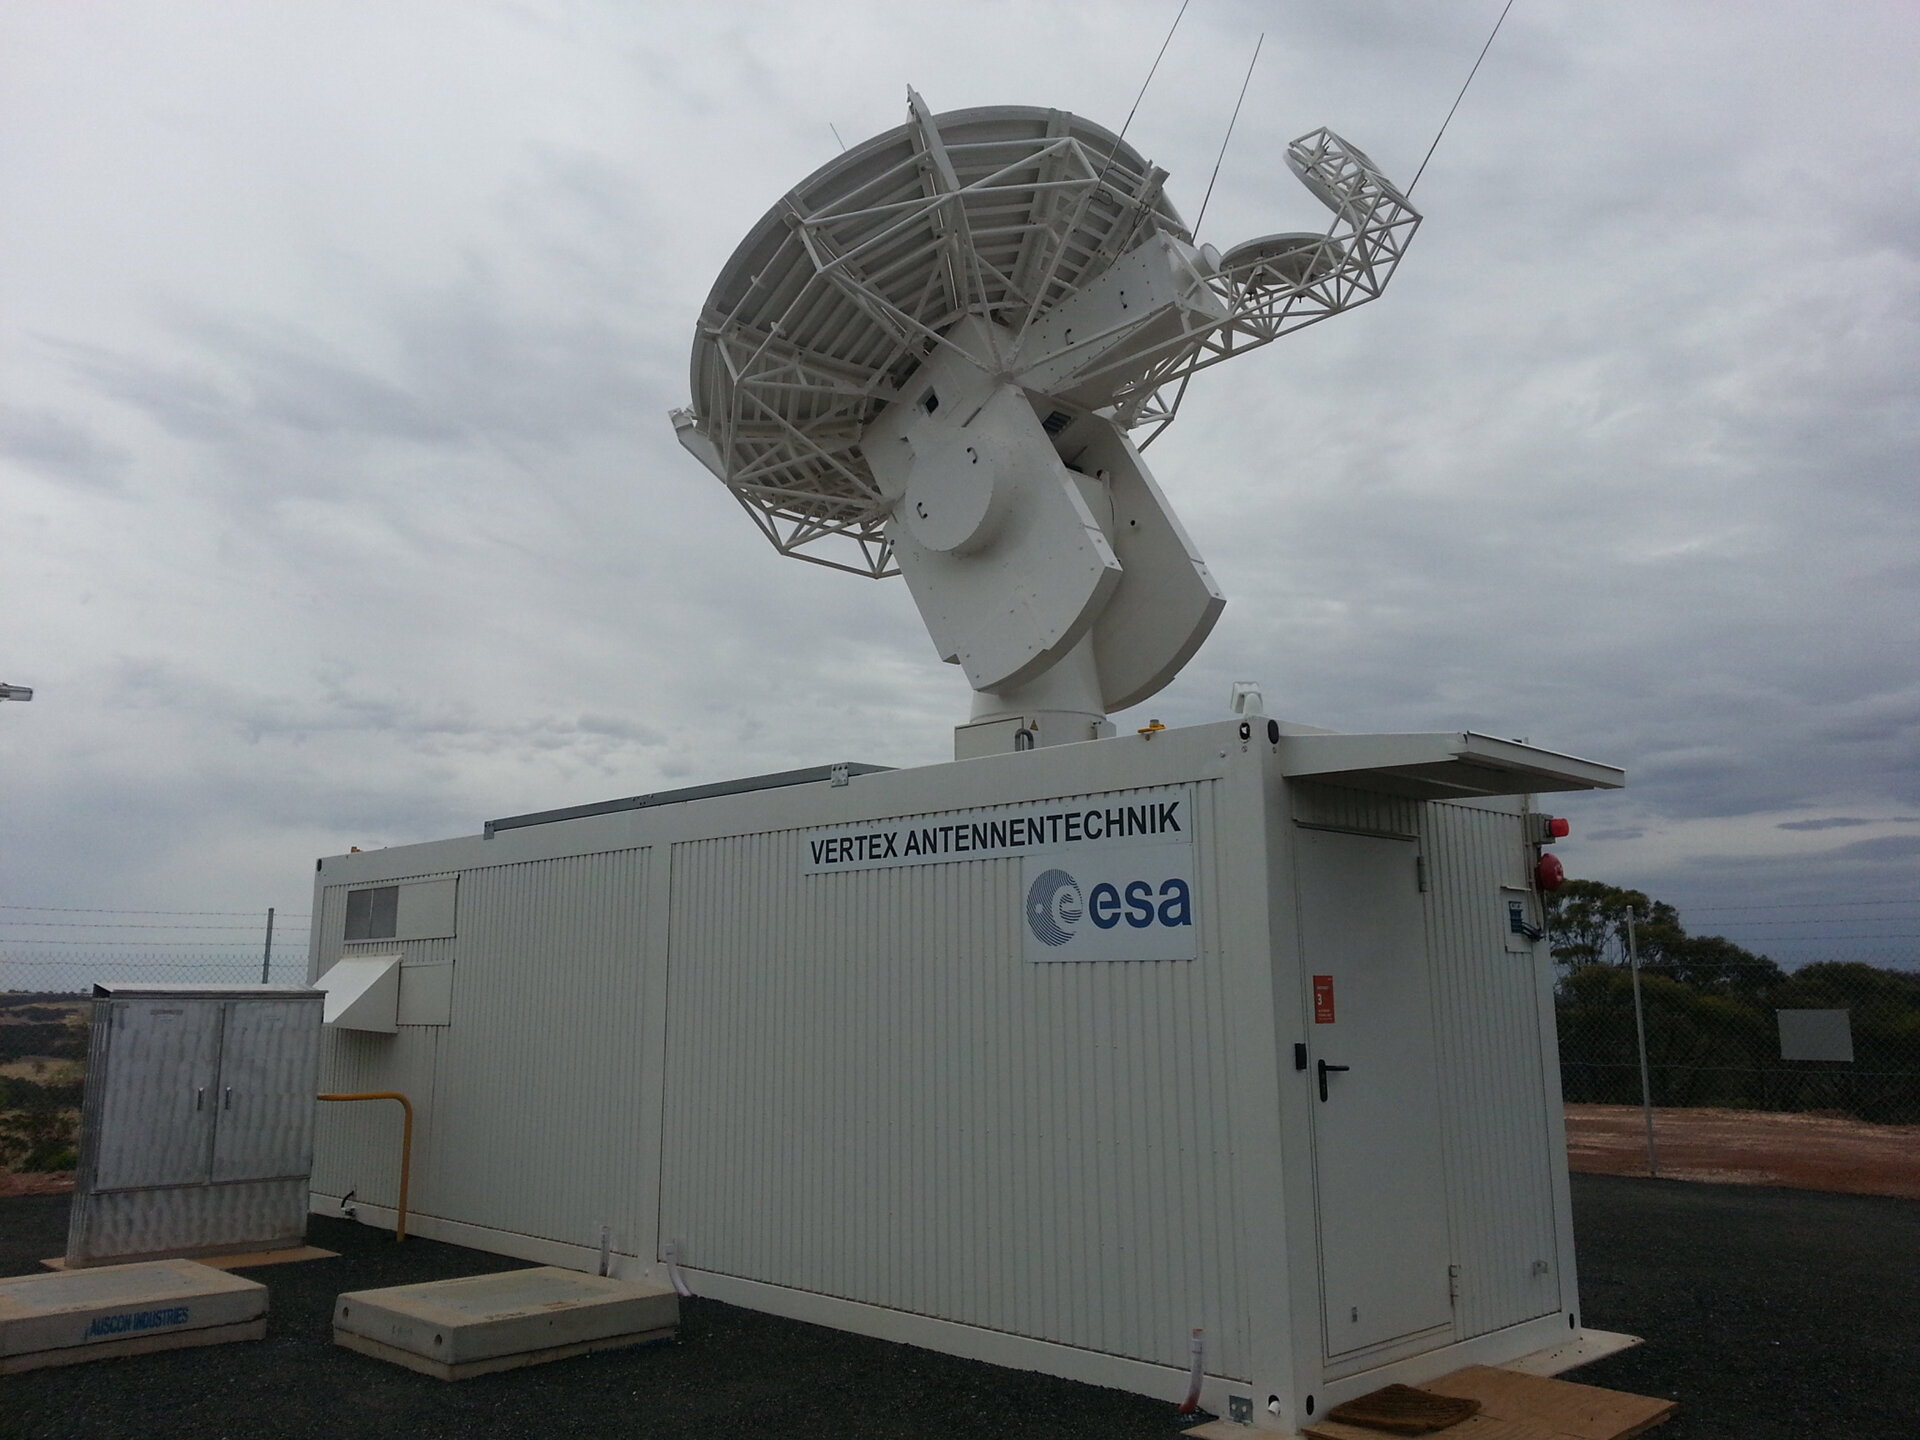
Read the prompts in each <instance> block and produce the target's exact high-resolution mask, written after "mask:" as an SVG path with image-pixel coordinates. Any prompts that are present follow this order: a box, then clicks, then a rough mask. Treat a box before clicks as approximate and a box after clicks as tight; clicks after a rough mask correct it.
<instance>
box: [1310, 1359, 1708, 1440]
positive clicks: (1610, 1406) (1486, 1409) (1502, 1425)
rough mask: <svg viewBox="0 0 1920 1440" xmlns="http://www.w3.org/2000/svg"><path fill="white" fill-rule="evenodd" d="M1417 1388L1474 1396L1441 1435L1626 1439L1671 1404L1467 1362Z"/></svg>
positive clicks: (1369, 1434)
mask: <svg viewBox="0 0 1920 1440" xmlns="http://www.w3.org/2000/svg"><path fill="white" fill-rule="evenodd" d="M1420 1388H1421V1389H1422V1390H1431V1391H1433V1392H1434V1393H1435V1394H1436V1395H1457V1396H1460V1397H1462V1398H1464V1399H1471V1400H1478V1401H1479V1402H1480V1405H1481V1410H1480V1413H1479V1414H1478V1415H1475V1416H1474V1417H1472V1418H1471V1419H1469V1420H1465V1421H1462V1422H1461V1423H1460V1424H1458V1425H1452V1426H1449V1427H1448V1428H1447V1429H1445V1430H1436V1431H1434V1432H1432V1433H1433V1434H1435V1435H1439V1436H1444V1437H1445V1440H1629V1437H1631V1436H1634V1435H1638V1434H1640V1433H1641V1432H1642V1431H1644V1430H1649V1429H1651V1428H1652V1427H1653V1426H1655V1425H1658V1424H1659V1423H1660V1422H1661V1421H1663V1420H1665V1419H1666V1418H1667V1417H1668V1416H1669V1415H1671V1414H1673V1410H1674V1402H1673V1401H1671V1400H1656V1399H1654V1398H1652V1397H1651V1396H1648V1395H1629V1394H1628V1393H1626V1392H1625V1391H1623V1390H1602V1389H1600V1388H1599V1387H1598V1386H1594V1385H1576V1384H1574V1383H1573V1382H1571V1381H1568V1380H1553V1379H1549V1378H1547V1377H1545V1376H1542V1375H1527V1374H1522V1373H1521V1372H1519V1371H1517V1370H1507V1369H1498V1368H1495V1367H1494V1366H1491V1365H1470V1366H1468V1367H1467V1368H1466V1369H1465V1370H1456V1371H1454V1372H1453V1373H1452V1374H1451V1375H1443V1376H1441V1377H1440V1378H1439V1379H1438V1380H1429V1381H1426V1382H1425V1383H1424V1384H1422V1385H1421V1386H1420ZM1304 1433H1305V1434H1307V1435H1310V1436H1312V1437H1313V1440H1383V1437H1384V1436H1385V1434H1386V1432H1385V1431H1381V1430H1373V1429H1368V1428H1366V1427H1364V1426H1360V1425H1342V1424H1340V1423H1339V1422H1337V1421H1332V1420H1321V1421H1316V1422H1314V1423H1313V1424H1311V1425H1308V1426H1307V1427H1306V1428H1305V1431H1304Z"/></svg>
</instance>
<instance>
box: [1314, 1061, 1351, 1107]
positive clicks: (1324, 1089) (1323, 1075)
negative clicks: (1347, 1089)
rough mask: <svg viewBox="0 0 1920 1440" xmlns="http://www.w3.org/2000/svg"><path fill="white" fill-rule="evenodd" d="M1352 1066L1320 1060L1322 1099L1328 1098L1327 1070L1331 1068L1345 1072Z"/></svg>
mask: <svg viewBox="0 0 1920 1440" xmlns="http://www.w3.org/2000/svg"><path fill="white" fill-rule="evenodd" d="M1352 1068H1353V1067H1352V1066H1351V1065H1329V1064H1327V1062H1326V1061H1324V1060H1322V1061H1320V1098H1321V1099H1322V1100H1325V1099H1326V1098H1327V1072H1328V1071H1329V1070H1337V1071H1341V1072H1343V1073H1344V1072H1345V1071H1348V1070H1351V1069H1352Z"/></svg>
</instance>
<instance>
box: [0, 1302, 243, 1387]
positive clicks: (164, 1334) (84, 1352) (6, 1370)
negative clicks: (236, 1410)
mask: <svg viewBox="0 0 1920 1440" xmlns="http://www.w3.org/2000/svg"><path fill="white" fill-rule="evenodd" d="M266 1334H267V1317H266V1316H264V1315H262V1316H261V1317H260V1318H259V1319H257V1320H243V1321H241V1322H240V1323H238V1324H236V1325H210V1326H206V1327H204V1328H202V1329H199V1330H162V1331H156V1332H154V1333H152V1334H147V1335H129V1336H127V1337H126V1338H125V1339H121V1340H99V1341H95V1342H94V1343H93V1344H91V1345H67V1346H63V1347H61V1348H60V1349H58V1350H36V1351H34V1352H33V1353H32V1354H30V1355H0V1375H18V1374H20V1373H21V1372H22V1371H25V1370H42V1369H45V1368H46V1367H47V1366H50V1365H84V1364H86V1363H87V1362H88V1361H89V1360H112V1359H115V1358H117V1357H120V1356H125V1355H153V1354H156V1353H158V1352H159V1351H162V1350H186V1349H190V1348H192V1347H194V1346H197V1345H226V1344H229V1343H231V1342H233V1341H235V1340H264V1339H265V1338H266Z"/></svg>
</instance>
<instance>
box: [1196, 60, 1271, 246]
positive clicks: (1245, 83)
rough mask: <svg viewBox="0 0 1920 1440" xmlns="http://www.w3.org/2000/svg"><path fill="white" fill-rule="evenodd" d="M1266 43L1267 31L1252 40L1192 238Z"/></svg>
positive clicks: (1204, 215) (1204, 217) (1225, 154)
mask: <svg viewBox="0 0 1920 1440" xmlns="http://www.w3.org/2000/svg"><path fill="white" fill-rule="evenodd" d="M1266 43H1267V32H1266V31H1264V30H1262V31H1261V32H1260V38H1259V39H1258V40H1256V41H1254V42H1253V59H1251V60H1249V61H1247V78H1246V79H1244V80H1242V81H1241V82H1240V98H1239V99H1238V100H1236V101H1234V102H1233V116H1232V118H1231V119H1229V120H1228V121H1227V133H1226V134H1224V135H1222V136H1221V137H1220V153H1219V154H1218V155H1216V156H1215V157H1214V160H1213V174H1211V175H1209V176H1208V177H1207V193H1206V194H1205V195H1204V196H1202V197H1201V200H1200V213H1199V214H1198V215H1196V216H1195V217H1194V220H1193V234H1194V239H1195V240H1198V239H1199V238H1200V222H1201V221H1202V220H1204V219H1206V218H1207V203H1208V202H1209V201H1210V200H1212V199H1213V182H1214V181H1216V180H1218V179H1219V178H1220V166H1221V164H1222V163H1223V162H1224V161H1225V160H1226V158H1227V142H1228V141H1229V140H1231V139H1233V127H1234V126H1235V125H1236V124H1237V123H1238V122H1239V120H1240V107H1241V106H1242V105H1244V104H1245V103H1246V99H1247V86H1249V85H1251V84H1252V83H1253V67H1254V66H1255V65H1257V64H1259V63H1260V47H1261V46H1262V45H1264V44H1266Z"/></svg>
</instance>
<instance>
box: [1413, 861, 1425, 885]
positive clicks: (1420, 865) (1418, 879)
mask: <svg viewBox="0 0 1920 1440" xmlns="http://www.w3.org/2000/svg"><path fill="white" fill-rule="evenodd" d="M1413 878H1414V881H1415V883H1416V884H1418V885H1419V887H1420V893H1421V894H1422V895H1424V894H1426V893H1427V857H1426V856H1424V855H1416V856H1414V857H1413Z"/></svg>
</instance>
